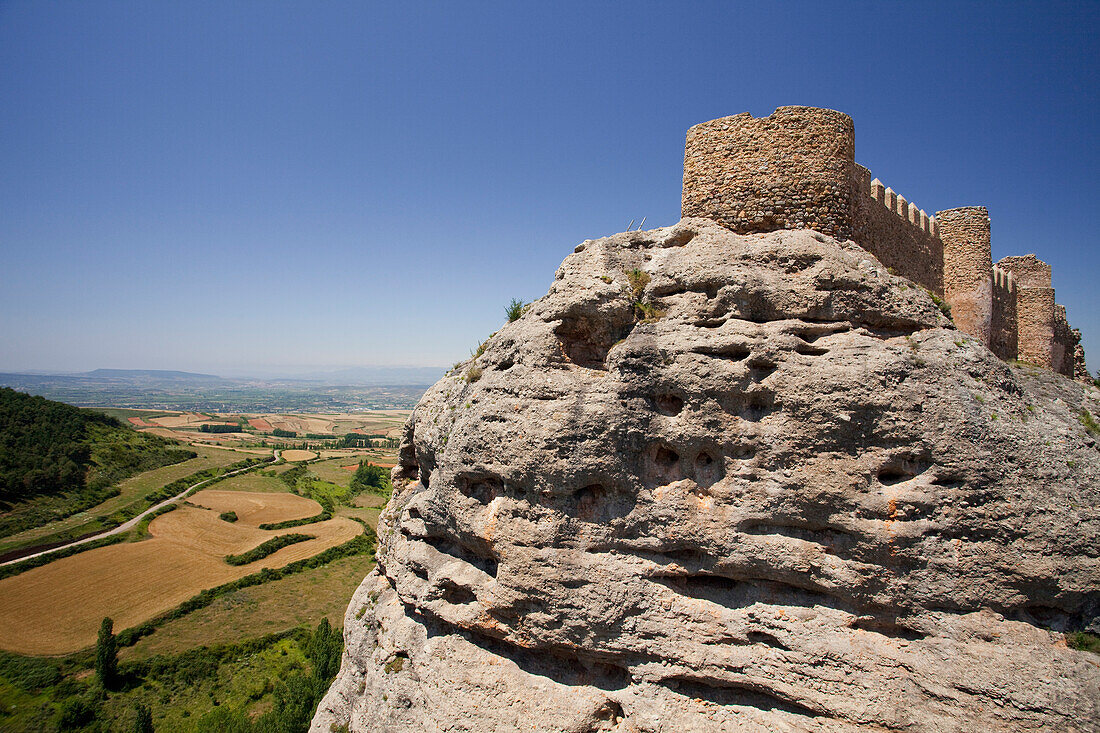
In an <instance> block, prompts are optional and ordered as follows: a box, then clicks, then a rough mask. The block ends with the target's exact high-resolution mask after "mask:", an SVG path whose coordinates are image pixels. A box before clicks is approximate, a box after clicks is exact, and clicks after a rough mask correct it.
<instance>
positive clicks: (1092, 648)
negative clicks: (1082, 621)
mask: <svg viewBox="0 0 1100 733" xmlns="http://www.w3.org/2000/svg"><path fill="white" fill-rule="evenodd" d="M1066 644H1067V645H1069V647H1070V648H1071V649H1076V650H1078V651H1082V652H1092V653H1093V654H1100V636H1097V635H1096V634H1090V633H1089V632H1087V631H1074V632H1073V633H1070V634H1066Z"/></svg>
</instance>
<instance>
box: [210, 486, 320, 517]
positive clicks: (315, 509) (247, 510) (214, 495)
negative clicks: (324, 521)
mask: <svg viewBox="0 0 1100 733" xmlns="http://www.w3.org/2000/svg"><path fill="white" fill-rule="evenodd" d="M257 478H264V477H263V476H258V477H257ZM268 481H277V479H271V478H269V479H268ZM280 483H281V482H280ZM189 501H190V502H191V503H192V504H198V505H199V506H203V507H206V508H207V509H212V510H214V511H215V512H218V513H219V514H220V513H222V512H235V513H236V514H237V519H238V521H240V522H242V523H244V524H246V525H249V526H252V527H258V526H259V525H261V524H265V523H269V522H271V523H274V522H285V521H286V520H288V519H305V518H306V517H312V516H316V515H317V514H320V513H321V505H320V504H318V503H317V502H315V501H313V499H307V498H305V497H304V496H298V495H296V494H286V493H280V494H273V493H256V492H252V491H232V490H230V491H226V490H225V489H205V490H203V491H200V492H199V493H197V494H195V495H194V496H192V497H191V498H190V499H189Z"/></svg>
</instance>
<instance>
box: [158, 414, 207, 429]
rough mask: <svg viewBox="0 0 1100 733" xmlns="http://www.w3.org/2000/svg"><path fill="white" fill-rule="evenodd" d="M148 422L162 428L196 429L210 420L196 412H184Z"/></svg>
mask: <svg viewBox="0 0 1100 733" xmlns="http://www.w3.org/2000/svg"><path fill="white" fill-rule="evenodd" d="M149 422H152V423H156V424H157V425H160V426H161V427H162V428H182V427H191V426H196V427H197V426H199V425H201V424H202V423H204V422H210V418H209V417H208V416H206V415H200V414H198V413H197V412H184V413H181V414H179V415H171V416H169V417H154V418H153V419H152V420H150V421H149Z"/></svg>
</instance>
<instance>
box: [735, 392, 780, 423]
mask: <svg viewBox="0 0 1100 733" xmlns="http://www.w3.org/2000/svg"><path fill="white" fill-rule="evenodd" d="M774 410H775V395H774V394H772V393H771V392H752V393H750V394H748V395H746V398H745V408H744V409H743V410H741V413H740V415H741V418H742V419H744V420H747V421H748V422H759V421H760V420H763V419H764V418H765V417H767V416H768V415H770V414H771V413H772V412H773V411H774Z"/></svg>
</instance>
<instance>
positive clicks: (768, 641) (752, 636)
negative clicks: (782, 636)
mask: <svg viewBox="0 0 1100 733" xmlns="http://www.w3.org/2000/svg"><path fill="white" fill-rule="evenodd" d="M746 636H747V637H748V640H749V643H751V644H763V645H764V646H770V647H775V648H776V649H788V650H789V649H790V647H789V646H787V645H786V644H784V643H783V642H781V641H780V640H779V638H778V637H776V636H774V635H772V634H769V633H767V632H765V631H750V632H749V633H748V634H747V635H746Z"/></svg>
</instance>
